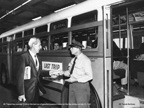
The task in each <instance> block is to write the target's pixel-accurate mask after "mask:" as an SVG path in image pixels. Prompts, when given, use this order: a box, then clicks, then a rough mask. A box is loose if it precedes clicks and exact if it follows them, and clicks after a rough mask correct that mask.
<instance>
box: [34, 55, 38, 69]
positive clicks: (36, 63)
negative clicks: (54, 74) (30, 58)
mask: <svg viewBox="0 0 144 108" xmlns="http://www.w3.org/2000/svg"><path fill="white" fill-rule="evenodd" d="M34 57H35V65H36V67H37V65H38V62H37V56H36V55H35V56H34Z"/></svg>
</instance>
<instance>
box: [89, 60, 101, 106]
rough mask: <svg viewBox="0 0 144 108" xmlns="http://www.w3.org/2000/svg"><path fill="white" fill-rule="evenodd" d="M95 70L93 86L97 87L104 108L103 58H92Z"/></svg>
mask: <svg viewBox="0 0 144 108" xmlns="http://www.w3.org/2000/svg"><path fill="white" fill-rule="evenodd" d="M91 61H92V69H93V81H92V84H93V86H94V87H95V89H96V91H97V93H98V96H99V98H100V101H101V104H102V108H103V106H104V75H103V71H104V70H103V58H102V57H99V58H91Z"/></svg>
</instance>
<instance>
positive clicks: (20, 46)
mask: <svg viewBox="0 0 144 108" xmlns="http://www.w3.org/2000/svg"><path fill="white" fill-rule="evenodd" d="M22 46H23V44H22V41H18V42H16V46H15V47H16V48H15V51H16V52H22Z"/></svg>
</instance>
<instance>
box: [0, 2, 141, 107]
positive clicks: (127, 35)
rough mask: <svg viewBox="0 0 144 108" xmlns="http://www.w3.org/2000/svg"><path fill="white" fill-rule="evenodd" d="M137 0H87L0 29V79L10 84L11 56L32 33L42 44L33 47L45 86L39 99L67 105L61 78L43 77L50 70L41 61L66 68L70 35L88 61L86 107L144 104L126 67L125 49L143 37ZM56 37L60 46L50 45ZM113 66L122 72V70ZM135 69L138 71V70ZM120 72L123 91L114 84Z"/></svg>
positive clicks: (23, 48) (135, 46)
mask: <svg viewBox="0 0 144 108" xmlns="http://www.w3.org/2000/svg"><path fill="white" fill-rule="evenodd" d="M143 3H144V1H143V0H137V1H132V2H124V1H121V0H119V1H117V2H116V0H100V1H99V0H88V1H85V2H82V3H80V4H78V5H75V6H73V7H70V8H67V9H65V10H62V11H59V12H56V13H53V14H51V15H48V16H45V17H43V18H41V19H39V20H37V21H32V22H30V23H27V24H24V25H21V26H19V27H17V28H14V29H12V30H9V31H7V32H5V33H2V34H1V35H0V82H1V84H2V85H6V84H9V83H12V84H15V74H16V63H17V58H18V56H19V55H20V54H22V53H23V52H25V51H27V50H28V46H27V42H28V40H29V38H31V37H38V38H40V39H41V42H42V47H43V48H42V50H41V52H40V53H39V56H40V57H41V60H42V62H41V67H42V68H41V75H40V81H41V83H42V84H43V86H44V88H45V90H46V92H47V93H46V94H45V95H44V96H42V99H43V100H44V101H45V102H52V103H55V104H57V105H59V104H60V105H59V106H60V107H63V108H64V107H68V106H67V105H66V104H65V103H67V102H68V100H67V97H68V89H67V90H64V89H63V86H64V80H63V79H59V80H52V79H48V78H45V76H48V75H49V70H50V69H49V68H48V67H47V66H46V65H47V64H55V65H58V68H55V69H62V70H66V69H67V65H68V63H69V62H70V60H71V58H72V56H71V55H70V53H69V51H68V47H67V46H68V45H69V44H71V42H72V39H78V40H80V41H81V43H82V44H83V45H84V48H83V52H84V53H85V54H86V55H87V56H88V57H89V58H90V60H91V62H92V69H93V80H92V85H91V100H90V104H91V108H134V107H135V108H140V107H144V100H143V95H142V94H140V93H141V92H139V91H137V92H135V91H136V90H135V89H136V88H134V87H133V86H131V76H130V71H129V70H130V69H129V65H130V59H131V51H135V50H136V49H138V47H139V45H140V44H141V43H142V42H143V27H144V20H143V19H144V18H143V13H144V6H143V5H142V4H143ZM113 41H114V42H115V43H116V45H117V46H118V47H119V49H120V51H121V52H123V55H122V56H115V57H114V55H113V53H114V52H115V51H114V49H113ZM56 42H57V43H59V44H60V46H61V47H60V49H59V50H54V44H55V43H56ZM115 58H117V59H121V60H122V61H123V62H124V63H125V64H126V65H127V66H128V69H127V74H125V70H124V74H125V75H120V74H119V73H117V72H115V71H114V69H113V60H115ZM119 71H122V72H120V73H123V70H119ZM138 74H139V76H141V77H142V76H143V75H142V72H140V73H138ZM126 76H127V77H126ZM123 77H126V78H127V79H126V80H127V84H126V85H125V86H126V88H125V89H126V92H123V91H119V88H118V87H117V85H119V86H122V85H121V83H119V80H121V79H122V78H123ZM141 84H142V83H141ZM137 89H138V88H137ZM134 90H135V91H134ZM133 91H134V92H133Z"/></svg>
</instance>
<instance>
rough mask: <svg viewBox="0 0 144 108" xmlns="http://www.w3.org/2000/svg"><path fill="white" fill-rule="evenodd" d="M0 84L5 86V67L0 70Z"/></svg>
mask: <svg viewBox="0 0 144 108" xmlns="http://www.w3.org/2000/svg"><path fill="white" fill-rule="evenodd" d="M1 84H2V85H3V86H6V85H7V72H6V68H5V67H2V70H1Z"/></svg>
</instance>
